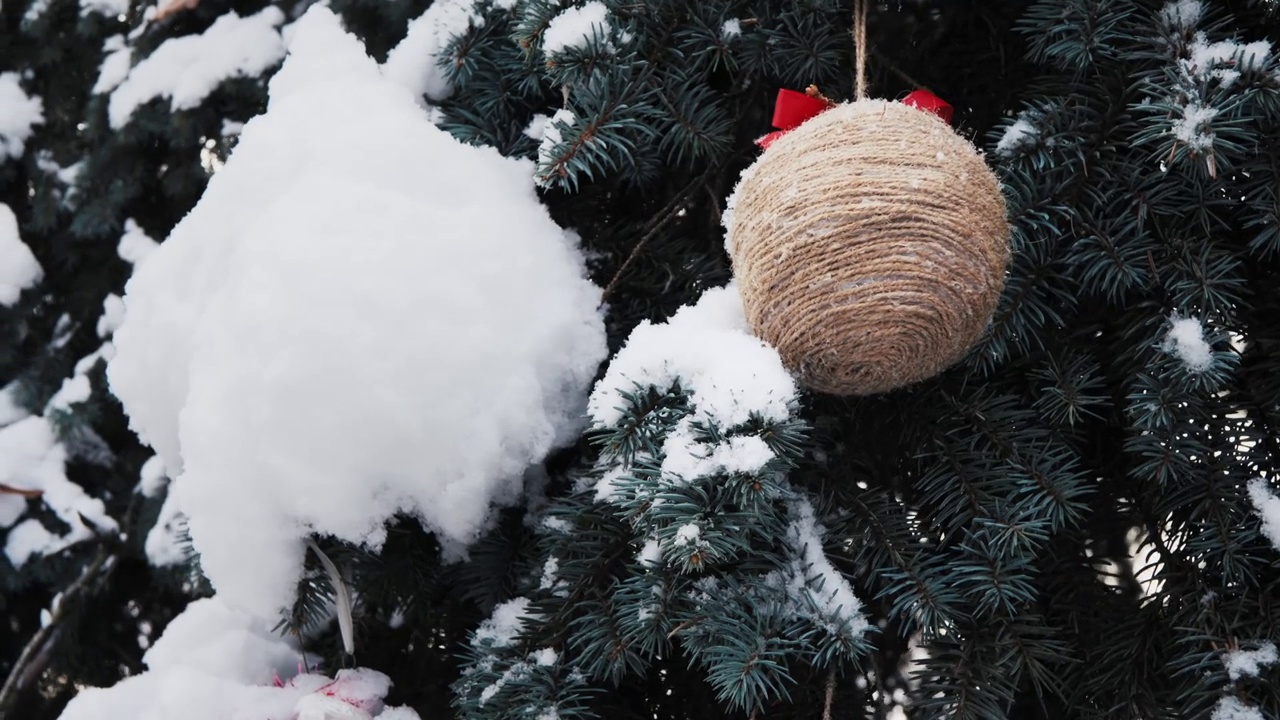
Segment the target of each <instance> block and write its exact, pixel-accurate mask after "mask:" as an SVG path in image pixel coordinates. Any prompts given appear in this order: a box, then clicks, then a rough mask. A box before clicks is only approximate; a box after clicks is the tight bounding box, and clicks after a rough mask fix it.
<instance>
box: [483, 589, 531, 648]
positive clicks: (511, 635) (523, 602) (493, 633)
mask: <svg viewBox="0 0 1280 720" xmlns="http://www.w3.org/2000/svg"><path fill="white" fill-rule="evenodd" d="M531 617H532V613H531V611H530V610H529V598H526V597H518V598H515V599H514V600H508V601H507V602H504V603H501V604H499V605H498V606H497V607H495V608H494V609H493V612H492V613H491V614H490V615H489V617H488V618H486V619H485V621H484V622H482V623H480V627H479V628H477V629H476V634H475V636H474V637H473V638H472V639H471V644H472V645H473V646H475V647H485V648H504V647H511V646H512V645H514V644H515V642H516V635H518V634H519V633H520V630H521V629H522V628H523V627H524V621H525V620H526V619H529V618H531Z"/></svg>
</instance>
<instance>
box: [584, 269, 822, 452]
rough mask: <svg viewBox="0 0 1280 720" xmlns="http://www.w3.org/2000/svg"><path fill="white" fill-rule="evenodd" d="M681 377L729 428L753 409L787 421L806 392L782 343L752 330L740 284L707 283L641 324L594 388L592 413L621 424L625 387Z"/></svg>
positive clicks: (694, 398) (703, 410)
mask: <svg viewBox="0 0 1280 720" xmlns="http://www.w3.org/2000/svg"><path fill="white" fill-rule="evenodd" d="M677 381H678V382H679V383H680V386H681V387H682V388H683V389H684V390H686V391H687V392H688V393H689V395H690V404H691V405H692V406H693V407H695V408H697V412H698V414H699V417H700V418H703V419H706V420H708V421H710V422H712V423H714V424H716V425H719V426H721V427H725V428H731V427H734V426H737V425H741V424H742V423H744V422H746V421H747V420H749V419H750V418H751V416H752V414H756V415H758V416H759V417H761V418H762V419H764V420H766V421H775V422H781V421H784V420H786V419H787V418H788V417H790V415H791V410H790V407H791V403H793V402H794V401H795V398H796V396H797V394H798V392H799V391H798V388H797V386H796V382H795V379H794V378H793V377H792V376H791V374H790V373H788V372H787V370H786V368H784V367H783V365H782V359H781V358H780V357H779V356H778V353H777V351H776V350H774V349H773V348H772V347H770V346H769V345H767V344H765V343H764V341H762V340H760V339H759V338H756V337H755V336H754V335H752V334H751V330H750V329H749V327H748V326H747V320H746V316H745V314H744V313H743V309H742V298H741V296H739V294H738V290H737V288H736V287H735V286H734V285H733V284H730V285H727V286H725V287H722V288H713V289H711V290H708V291H706V292H705V293H703V295H702V297H701V298H699V300H698V302H697V303H696V304H694V305H689V306H685V307H683V308H680V310H678V311H677V312H676V313H675V315H673V316H672V317H671V319H670V320H668V321H667V322H665V323H662V324H658V325H655V324H653V323H651V322H649V321H647V320H646V321H644V322H642V323H640V324H639V325H638V326H636V328H635V330H633V331H632V332H631V335H630V337H629V338H628V339H627V343H626V345H625V346H623V348H622V349H621V350H620V351H618V354H617V355H615V356H614V358H613V360H612V361H611V362H610V364H609V369H608V371H607V372H606V373H605V375H604V377H603V378H602V379H601V380H600V382H599V383H597V384H596V387H595V390H593V391H592V393H591V400H590V403H589V411H590V414H591V419H592V420H593V421H594V422H595V423H596V424H597V425H600V426H609V425H615V424H617V423H618V421H620V420H621V419H622V417H623V410H622V408H624V407H626V404H627V403H626V402H625V401H624V399H623V393H630V392H634V391H635V390H636V389H637V386H638V387H640V388H644V387H647V386H649V385H653V386H654V387H657V388H659V389H666V388H669V387H671V386H672V385H674V384H675V383H676V382H677Z"/></svg>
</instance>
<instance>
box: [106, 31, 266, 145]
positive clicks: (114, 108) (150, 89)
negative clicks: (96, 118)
mask: <svg viewBox="0 0 1280 720" xmlns="http://www.w3.org/2000/svg"><path fill="white" fill-rule="evenodd" d="M283 22H284V12H282V11H281V10H280V9H279V8H276V7H270V6H269V7H266V8H264V9H263V10H262V11H261V12H259V13H257V14H256V15H250V16H249V17H244V18H242V17H240V16H239V15H237V14H236V13H235V12H228V13H227V14H225V15H223V16H222V17H220V18H218V19H217V20H215V21H214V23H213V24H212V25H210V26H209V28H208V29H207V30H205V31H204V32H203V33H201V34H199V35H185V36H183V37H178V38H173V39H170V40H165V41H164V42H163V43H162V44H161V45H160V47H158V48H156V49H155V52H153V53H151V54H150V55H148V56H147V57H146V58H145V59H143V60H142V61H141V62H139V63H138V64H137V65H135V66H134V67H133V69H132V70H130V71H129V74H128V75H127V76H126V77H125V79H124V81H123V82H121V83H119V85H118V86H117V87H116V88H115V89H114V90H113V91H112V92H111V101H110V104H109V105H108V106H107V116H108V119H110V121H111V127H112V128H115V129H119V128H121V127H123V126H124V125H125V123H127V122H129V116H130V115H132V114H133V111H134V110H136V109H138V107H140V106H141V105H143V104H144V103H146V102H148V101H150V100H153V99H155V98H158V97H167V98H169V99H170V102H171V107H172V108H173V109H174V110H189V109H191V108H193V107H196V106H197V105H199V104H200V103H201V102H202V101H203V100H204V99H205V98H206V97H208V96H209V93H211V92H213V91H214V90H215V89H216V88H217V87H218V85H219V84H221V83H222V82H223V81H224V80H228V79H230V78H234V77H256V76H258V75H261V74H262V73H263V72H264V71H266V70H267V69H268V68H270V67H272V66H273V65H275V64H276V63H278V62H280V58H282V57H284V40H283V39H281V37H280V33H279V32H278V31H277V30H276V27H277V26H278V25H280V24H281V23H283ZM113 79H114V78H113ZM106 84H109V83H106Z"/></svg>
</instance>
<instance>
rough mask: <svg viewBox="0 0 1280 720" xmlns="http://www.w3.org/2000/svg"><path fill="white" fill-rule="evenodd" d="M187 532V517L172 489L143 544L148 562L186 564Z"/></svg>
mask: <svg viewBox="0 0 1280 720" xmlns="http://www.w3.org/2000/svg"><path fill="white" fill-rule="evenodd" d="M157 457H159V456H157ZM186 532H187V516H186V515H185V514H183V512H182V508H180V507H178V498H177V497H176V496H175V494H174V493H173V491H172V487H171V489H170V492H169V494H168V495H165V496H164V503H163V504H161V505H160V513H159V514H158V515H156V522H155V524H154V525H152V526H151V530H149V531H148V532H147V539H146V540H145V541H144V543H143V550H144V551H145V552H146V554H147V562H149V563H151V564H152V565H153V566H155V567H166V566H168V565H181V564H183V563H185V562H186V561H187V560H188V559H189V557H188V553H189V548H188V547H187V544H186V542H185V541H184V537H183V536H184V535H185V534H186Z"/></svg>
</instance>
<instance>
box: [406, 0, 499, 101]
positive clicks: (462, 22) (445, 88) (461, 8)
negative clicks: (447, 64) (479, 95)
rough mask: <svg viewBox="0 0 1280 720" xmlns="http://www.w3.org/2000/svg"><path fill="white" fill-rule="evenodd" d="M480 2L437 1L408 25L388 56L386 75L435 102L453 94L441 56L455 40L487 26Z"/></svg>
mask: <svg viewBox="0 0 1280 720" xmlns="http://www.w3.org/2000/svg"><path fill="white" fill-rule="evenodd" d="M476 2H477V0H435V2H433V3H431V7H429V8H427V10H426V12H424V13H422V15H420V16H418V18H417V19H415V20H414V21H413V22H410V23H409V29H408V31H407V32H406V33H405V36H404V39H403V40H401V41H400V44H398V45H396V46H395V47H394V48H392V50H391V52H390V53H388V54H387V61H386V63H384V64H383V67H382V70H383V73H384V74H385V75H386V76H387V77H388V78H390V79H391V80H394V81H395V82H397V83H400V84H401V85H403V86H404V87H405V88H407V89H408V90H409V91H411V92H412V93H413V94H414V95H417V96H422V95H426V96H427V97H429V98H431V99H432V100H435V101H440V100H444V99H445V98H447V97H449V95H451V94H453V84H452V83H450V82H449V77H448V75H446V74H445V70H444V67H443V66H441V64H440V61H441V58H440V54H441V53H442V52H443V51H444V49H445V47H447V46H448V44H449V42H450V41H451V40H453V39H454V38H455V37H459V36H461V35H464V34H465V33H466V32H467V30H469V29H471V28H473V27H475V28H482V27H484V15H482V14H481V13H480V11H479V9H478V8H477V7H476Z"/></svg>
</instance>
